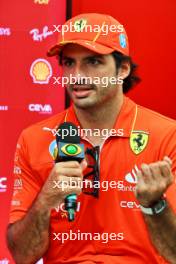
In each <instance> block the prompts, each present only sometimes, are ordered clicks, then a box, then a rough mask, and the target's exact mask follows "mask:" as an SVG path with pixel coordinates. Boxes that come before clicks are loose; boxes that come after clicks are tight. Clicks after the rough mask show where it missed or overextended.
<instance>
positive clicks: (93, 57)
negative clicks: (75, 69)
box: [62, 54, 104, 60]
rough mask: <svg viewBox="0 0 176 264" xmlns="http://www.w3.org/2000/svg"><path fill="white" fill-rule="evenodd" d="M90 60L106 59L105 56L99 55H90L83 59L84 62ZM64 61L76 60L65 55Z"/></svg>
mask: <svg viewBox="0 0 176 264" xmlns="http://www.w3.org/2000/svg"><path fill="white" fill-rule="evenodd" d="M89 59H104V56H103V55H102V54H98V55H89V56H86V57H85V58H83V60H89ZM62 60H75V58H72V57H68V56H64V55H63V56H62Z"/></svg>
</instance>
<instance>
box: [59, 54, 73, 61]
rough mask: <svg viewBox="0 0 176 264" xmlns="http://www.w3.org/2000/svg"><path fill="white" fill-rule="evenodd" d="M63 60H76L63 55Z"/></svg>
mask: <svg viewBox="0 0 176 264" xmlns="http://www.w3.org/2000/svg"><path fill="white" fill-rule="evenodd" d="M62 60H74V58H72V57H68V56H64V55H63V56H62Z"/></svg>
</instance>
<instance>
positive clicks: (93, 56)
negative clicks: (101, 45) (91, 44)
mask: <svg viewBox="0 0 176 264" xmlns="http://www.w3.org/2000/svg"><path fill="white" fill-rule="evenodd" d="M88 59H104V56H103V55H102V54H98V55H90V56H87V57H85V58H84V60H88Z"/></svg>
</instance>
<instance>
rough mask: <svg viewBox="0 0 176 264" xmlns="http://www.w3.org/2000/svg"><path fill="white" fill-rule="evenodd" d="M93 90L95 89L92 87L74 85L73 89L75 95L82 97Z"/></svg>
mask: <svg viewBox="0 0 176 264" xmlns="http://www.w3.org/2000/svg"><path fill="white" fill-rule="evenodd" d="M92 91H93V89H92V88H90V87H86V86H82V87H78V86H74V87H73V89H72V93H73V94H74V96H76V97H81V98H82V97H87V96H88V95H89V94H90V93H91V92H92Z"/></svg>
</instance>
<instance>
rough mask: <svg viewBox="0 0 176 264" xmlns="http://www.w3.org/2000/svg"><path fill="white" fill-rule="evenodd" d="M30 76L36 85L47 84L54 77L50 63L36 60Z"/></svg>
mask: <svg viewBox="0 0 176 264" xmlns="http://www.w3.org/2000/svg"><path fill="white" fill-rule="evenodd" d="M30 75H31V77H32V79H33V82H34V83H39V84H47V83H49V79H50V78H51V76H52V68H51V65H50V63H49V62H48V61H47V60H45V59H37V60H35V61H34V62H33V63H32V65H31V68H30Z"/></svg>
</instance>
